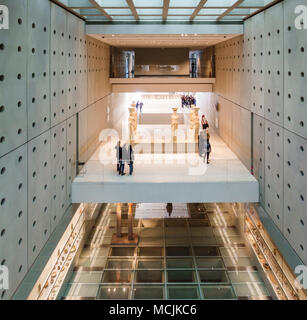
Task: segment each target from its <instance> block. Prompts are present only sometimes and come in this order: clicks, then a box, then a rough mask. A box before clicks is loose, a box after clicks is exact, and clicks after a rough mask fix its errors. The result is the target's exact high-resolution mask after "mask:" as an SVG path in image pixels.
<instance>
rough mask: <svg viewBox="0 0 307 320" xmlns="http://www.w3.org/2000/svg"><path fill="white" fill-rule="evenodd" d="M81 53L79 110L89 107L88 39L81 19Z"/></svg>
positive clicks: (79, 61)
mask: <svg viewBox="0 0 307 320" xmlns="http://www.w3.org/2000/svg"><path fill="white" fill-rule="evenodd" d="M78 24H79V36H80V40H79V41H80V44H79V53H78V88H79V89H78V92H77V94H78V102H79V105H78V111H81V110H83V109H84V108H85V107H87V105H88V103H87V90H88V89H87V82H88V81H87V40H86V35H85V25H84V22H83V21H79V22H78Z"/></svg>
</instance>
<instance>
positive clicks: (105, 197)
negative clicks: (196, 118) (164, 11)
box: [72, 132, 259, 203]
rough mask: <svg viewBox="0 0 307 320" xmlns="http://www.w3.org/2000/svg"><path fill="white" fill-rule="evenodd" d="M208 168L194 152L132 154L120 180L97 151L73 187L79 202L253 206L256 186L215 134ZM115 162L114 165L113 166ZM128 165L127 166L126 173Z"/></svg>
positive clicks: (114, 166) (256, 197) (113, 164)
mask: <svg viewBox="0 0 307 320" xmlns="http://www.w3.org/2000/svg"><path fill="white" fill-rule="evenodd" d="M210 141H211V145H212V153H211V155H210V158H211V162H210V164H209V165H207V164H206V163H204V161H203V159H202V158H200V157H199V155H198V154H195V153H193V154H136V156H135V162H134V173H133V175H132V176H129V175H128V174H126V175H125V176H119V175H118V174H117V172H116V160H115V155H114V157H113V158H112V161H113V163H110V162H111V161H107V160H105V159H104V160H99V159H100V158H101V157H100V154H101V148H102V146H101V147H99V148H98V149H97V150H96V152H95V154H94V155H93V156H92V158H91V159H90V161H88V162H87V164H86V165H85V166H84V168H83V169H82V171H81V173H80V175H79V176H78V177H76V178H75V180H74V182H73V184H72V200H73V202H74V203H80V202H113V203H114V202H124V203H127V202H132V203H162V202H173V203H191V202H258V200H259V191H258V188H259V187H258V182H257V180H256V179H255V178H254V177H253V176H252V175H251V174H250V172H249V171H248V170H247V168H246V167H245V166H244V165H243V164H242V163H241V162H240V161H239V159H238V158H237V157H236V155H235V154H234V153H233V152H232V151H231V150H230V149H229V148H228V147H227V146H226V144H225V143H224V142H223V141H222V140H221V139H220V138H219V136H217V135H215V134H213V132H211V139H210ZM114 160H115V163H114ZM128 169H129V167H128V166H127V165H126V168H125V170H126V173H128Z"/></svg>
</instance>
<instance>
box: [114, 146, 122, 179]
mask: <svg viewBox="0 0 307 320" xmlns="http://www.w3.org/2000/svg"><path fill="white" fill-rule="evenodd" d="M115 149H116V159H117V172H118V174H121V167H122V154H123V149H122V147H121V145H120V141H118V143H117V145H116V147H115Z"/></svg>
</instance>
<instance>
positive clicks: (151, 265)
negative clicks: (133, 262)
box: [137, 259, 163, 269]
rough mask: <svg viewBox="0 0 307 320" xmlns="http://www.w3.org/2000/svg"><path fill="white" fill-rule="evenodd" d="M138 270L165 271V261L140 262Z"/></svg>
mask: <svg viewBox="0 0 307 320" xmlns="http://www.w3.org/2000/svg"><path fill="white" fill-rule="evenodd" d="M137 269H163V260H140V259H139V260H138V262H137Z"/></svg>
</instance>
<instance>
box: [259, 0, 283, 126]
mask: <svg viewBox="0 0 307 320" xmlns="http://www.w3.org/2000/svg"><path fill="white" fill-rule="evenodd" d="M264 22H265V32H264V38H265V46H266V48H265V51H264V57H263V59H264V63H265V77H264V78H265V82H264V83H265V87H264V106H265V110H264V112H265V117H266V119H269V120H270V121H272V122H274V123H276V124H278V125H280V126H283V121H284V120H283V113H284V72H283V69H284V68H283V58H284V52H283V45H284V43H283V37H284V28H283V3H280V4H278V5H276V6H274V7H271V8H270V9H268V10H266V11H265V13H264Z"/></svg>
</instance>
